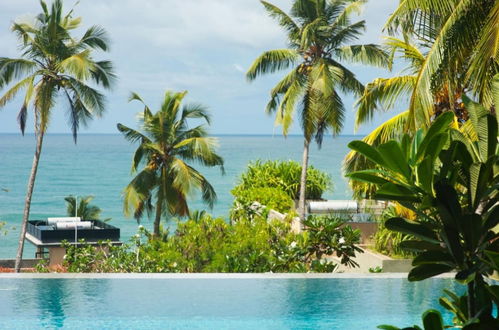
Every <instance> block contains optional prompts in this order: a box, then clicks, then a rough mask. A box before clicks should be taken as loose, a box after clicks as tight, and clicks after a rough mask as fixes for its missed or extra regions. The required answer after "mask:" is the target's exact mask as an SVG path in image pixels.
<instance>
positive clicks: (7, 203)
mask: <svg viewBox="0 0 499 330" xmlns="http://www.w3.org/2000/svg"><path fill="white" fill-rule="evenodd" d="M218 138H219V144H220V146H219V153H220V154H221V155H222V157H223V158H224V160H225V175H221V173H220V170H218V169H214V168H203V167H202V166H200V165H196V168H198V169H199V170H200V171H201V172H202V173H203V174H204V175H205V176H206V177H207V178H208V179H209V181H210V182H211V183H212V185H213V186H214V188H215V190H216V192H217V195H218V201H217V203H216V205H215V207H214V208H213V209H212V210H209V209H208V207H207V206H206V205H204V204H203V203H202V202H201V201H200V200H199V196H191V197H190V203H189V205H190V209H191V210H196V209H199V210H201V209H206V210H208V212H210V213H211V214H213V215H216V216H223V217H225V218H227V215H228V211H229V208H230V206H231V204H232V201H233V198H232V195H231V193H230V191H231V189H232V188H233V187H234V185H235V184H236V183H237V180H238V177H239V175H240V174H241V173H242V172H244V170H245V168H246V166H247V164H248V163H249V162H250V161H252V160H256V159H262V160H267V159H272V160H276V159H280V160H289V159H292V160H297V161H300V160H301V155H302V146H303V139H302V137H300V136H288V137H287V138H284V137H282V136H249V135H246V136H237V135H230V136H229V135H225V136H218ZM357 138H358V137H355V136H340V137H336V138H334V139H333V138H327V139H325V140H324V143H323V146H322V148H321V149H320V150H319V149H318V148H317V146H316V145H314V146H313V147H312V148H311V152H310V164H311V165H313V166H315V167H316V168H319V169H321V170H323V171H325V172H327V173H329V174H330V175H331V177H332V179H333V182H334V189H333V191H328V192H327V193H326V194H325V196H324V197H325V198H329V199H350V198H351V191H350V190H349V188H348V183H347V181H346V179H345V178H343V176H342V173H341V163H342V160H343V158H344V157H345V155H346V154H347V152H348V150H349V149H348V147H347V144H348V142H350V141H352V140H354V139H357ZM34 148H35V138H34V136H33V135H26V136H24V137H23V136H21V135H20V134H0V222H1V221H3V222H6V225H5V227H4V229H6V230H7V231H8V233H7V235H5V236H4V235H3V234H1V233H0V258H13V257H14V256H15V253H16V248H17V240H18V235H19V229H20V226H19V224H20V223H21V219H22V212H23V208H24V198H25V194H26V186H27V182H28V176H29V172H30V169H31V164H32V160H33V154H34ZM135 148H136V146H134V145H132V144H130V143H128V142H127V141H125V139H124V138H123V137H122V136H121V135H111V134H109V135H106V134H82V135H79V136H78V143H77V144H76V145H75V144H74V143H73V140H72V137H71V135H66V134H49V135H47V136H46V138H45V140H44V145H43V150H42V156H41V161H40V165H39V169H38V175H37V178H36V183H35V191H34V195H33V200H32V204H31V215H30V219H44V218H47V217H51V216H65V214H66V206H65V202H64V197H65V196H67V195H70V194H72V195H76V196H86V195H93V196H94V197H95V199H94V200H93V204H95V205H97V206H99V207H100V208H101V209H102V210H103V212H102V218H112V220H111V222H110V224H112V225H115V226H118V227H120V228H121V240H122V241H125V242H126V241H128V239H129V238H130V237H131V236H132V235H133V234H135V232H136V230H137V226H138V224H137V222H136V221H135V220H134V219H133V218H125V216H124V215H123V199H122V194H121V193H122V191H123V188H124V187H125V186H126V185H127V184H128V182H129V181H130V180H131V178H132V175H131V173H130V165H131V157H132V154H133V152H134V150H135ZM142 225H144V226H146V227H148V228H151V227H152V221H150V220H148V219H144V220H143V221H142ZM24 256H25V258H31V257H33V256H34V248H33V247H32V246H31V244H30V243H28V242H27V243H26V249H25V253H24Z"/></svg>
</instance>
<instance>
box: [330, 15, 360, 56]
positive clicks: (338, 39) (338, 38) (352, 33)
mask: <svg viewBox="0 0 499 330" xmlns="http://www.w3.org/2000/svg"><path fill="white" fill-rule="evenodd" d="M365 29H366V22H365V21H359V22H357V23H354V24H351V25H348V26H345V27H343V28H342V29H341V30H339V31H337V32H336V31H334V30H332V31H333V32H334V33H333V35H332V37H331V38H330V42H329V47H330V48H331V49H335V48H338V47H340V46H341V45H343V44H345V43H347V42H351V41H353V40H357V39H358V38H359V37H360V36H361V35H362V33H364V31H365Z"/></svg>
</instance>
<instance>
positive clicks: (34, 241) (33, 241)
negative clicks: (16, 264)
mask: <svg viewBox="0 0 499 330" xmlns="http://www.w3.org/2000/svg"><path fill="white" fill-rule="evenodd" d="M26 239H27V240H28V242H30V243H31V244H33V245H34V246H36V247H39V248H50V247H60V246H61V242H53V243H44V242H42V241H40V240H39V239H38V238H36V237H35V236H33V235H31V234H30V233H28V232H26ZM69 243H70V244H73V245H74V244H75V243H74V242H69ZM110 243H111V245H122V244H123V242H120V241H111V242H110ZM77 244H78V245H101V244H99V242H87V241H85V243H83V244H81V243H79V242H78V243H77ZM106 244H107V242H106Z"/></svg>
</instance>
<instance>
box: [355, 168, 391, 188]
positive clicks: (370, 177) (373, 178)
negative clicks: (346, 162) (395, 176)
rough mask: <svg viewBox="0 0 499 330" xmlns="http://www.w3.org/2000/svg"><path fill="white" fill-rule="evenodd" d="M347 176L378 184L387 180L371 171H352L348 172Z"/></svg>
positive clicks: (382, 183)
mask: <svg viewBox="0 0 499 330" xmlns="http://www.w3.org/2000/svg"><path fill="white" fill-rule="evenodd" d="M348 177H349V178H350V179H352V180H357V181H362V182H367V183H372V184H375V185H380V186H381V185H384V184H385V183H388V182H389V181H388V180H386V179H384V178H381V177H379V176H377V175H374V174H372V173H371V172H366V171H358V172H353V173H350V174H348Z"/></svg>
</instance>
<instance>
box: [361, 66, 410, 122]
mask: <svg viewBox="0 0 499 330" xmlns="http://www.w3.org/2000/svg"><path fill="white" fill-rule="evenodd" d="M415 83H416V77H415V76H398V77H393V78H377V79H375V80H374V81H373V82H371V83H369V84H367V85H366V88H365V90H364V93H363V94H362V96H361V97H360V98H359V99H358V100H357V102H356V104H355V106H356V108H357V113H356V117H355V129H358V127H359V126H360V125H362V124H363V123H365V122H367V121H370V120H371V119H372V118H373V117H374V114H375V110H378V109H380V110H383V111H387V110H390V109H393V108H394V107H395V106H396V105H397V104H398V103H399V102H401V101H402V98H403V97H404V96H407V97H409V95H410V94H411V92H412V91H413V90H414V86H415Z"/></svg>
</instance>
